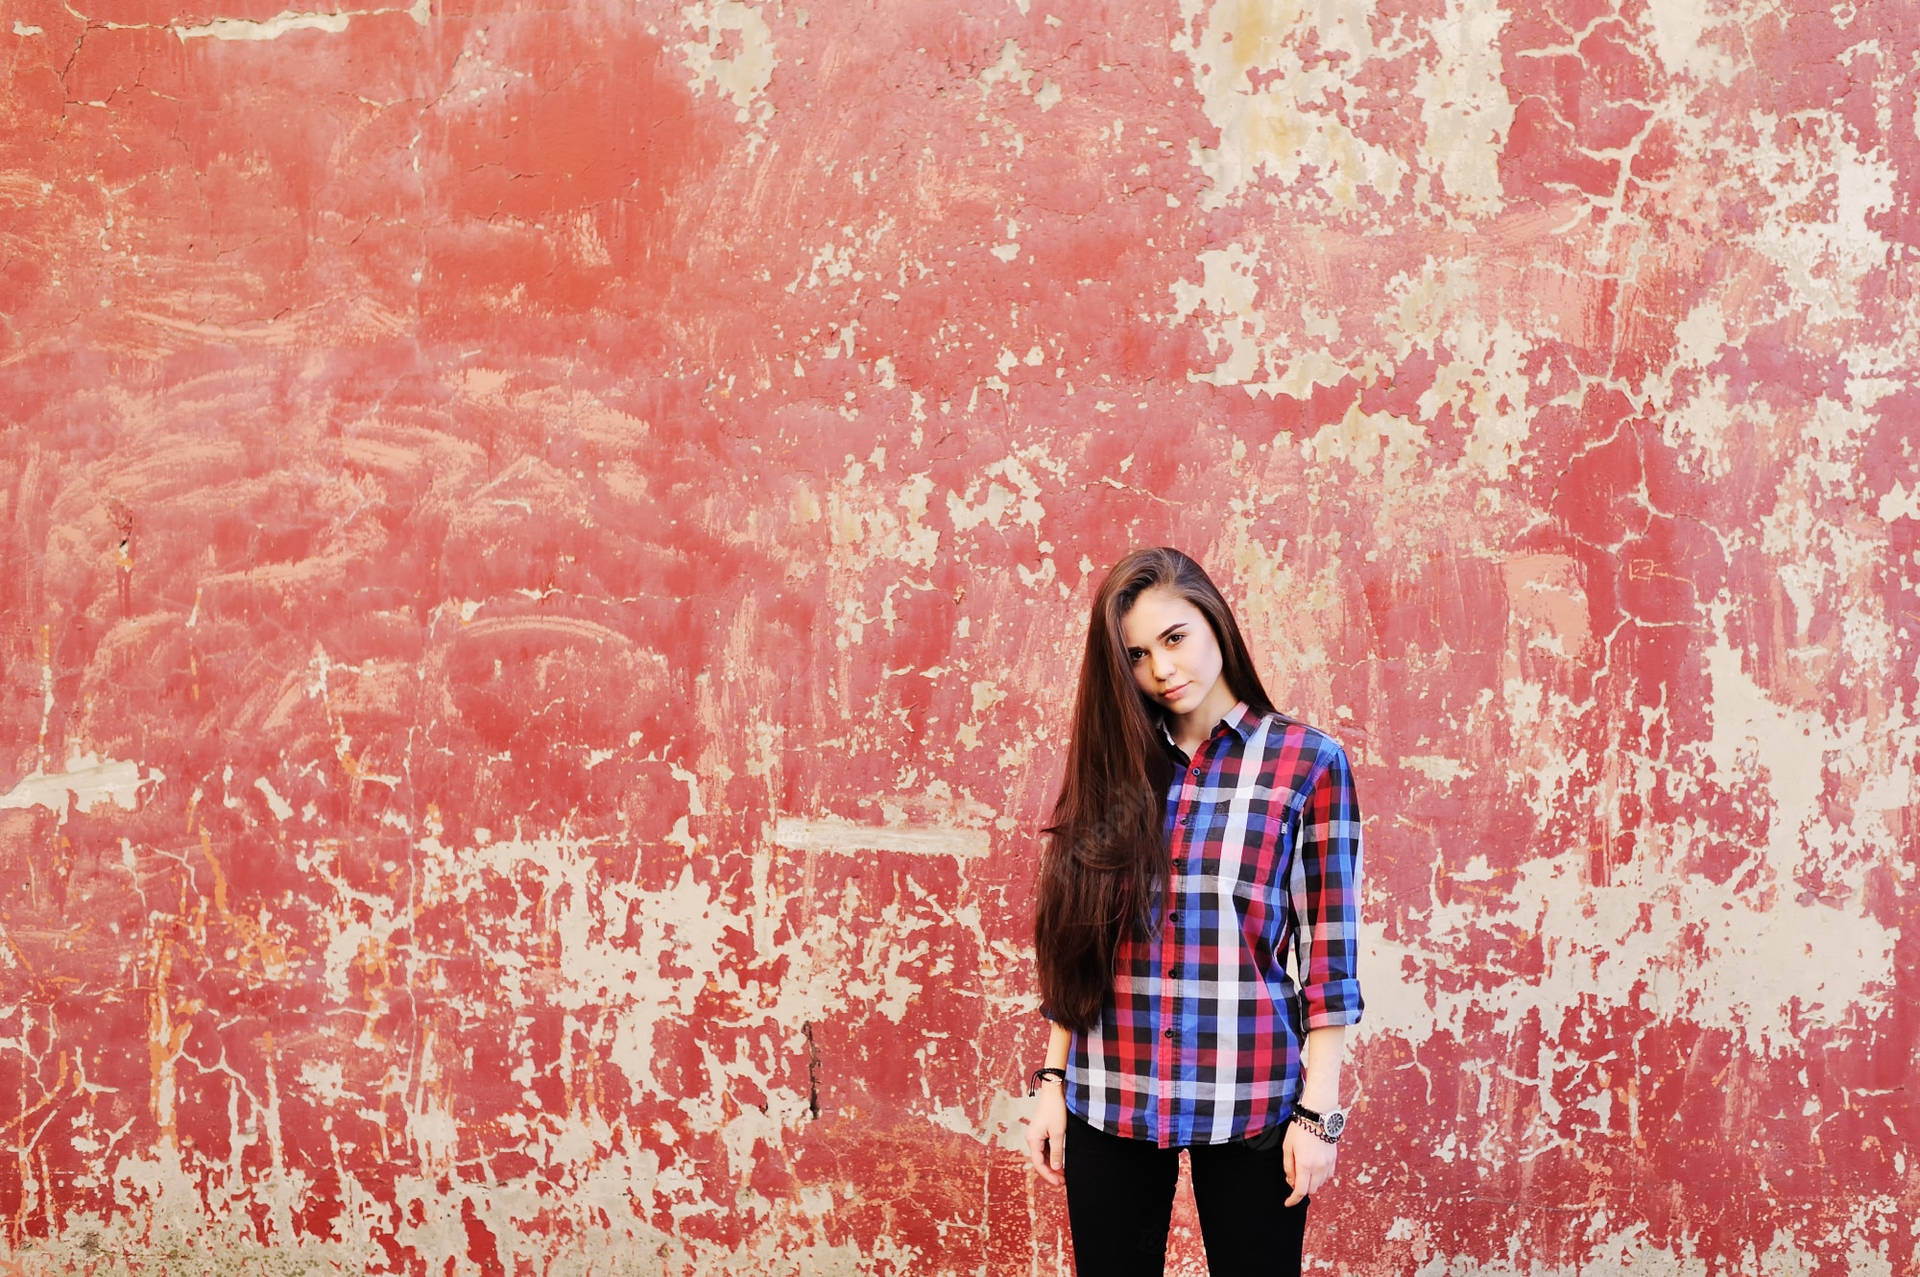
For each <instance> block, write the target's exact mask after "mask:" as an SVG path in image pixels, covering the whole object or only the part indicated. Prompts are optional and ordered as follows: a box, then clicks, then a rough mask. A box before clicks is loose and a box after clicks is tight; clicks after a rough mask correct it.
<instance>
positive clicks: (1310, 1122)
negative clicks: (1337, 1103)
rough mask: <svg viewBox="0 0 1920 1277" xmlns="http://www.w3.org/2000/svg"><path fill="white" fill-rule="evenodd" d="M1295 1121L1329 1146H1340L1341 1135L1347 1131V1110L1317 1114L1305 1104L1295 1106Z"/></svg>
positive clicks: (1334, 1110)
mask: <svg viewBox="0 0 1920 1277" xmlns="http://www.w3.org/2000/svg"><path fill="white" fill-rule="evenodd" d="M1293 1120H1294V1121H1296V1122H1298V1123H1300V1125H1302V1126H1304V1127H1306V1128H1307V1129H1308V1130H1309V1131H1312V1132H1313V1133H1314V1134H1315V1135H1318V1136H1319V1137H1320V1138H1321V1139H1323V1140H1325V1141H1326V1142H1327V1143H1329V1144H1338V1143H1339V1142H1340V1133H1341V1132H1342V1131H1344V1130H1346V1129H1347V1111H1346V1110H1345V1109H1328V1110H1327V1111H1326V1112H1325V1113H1316V1112H1314V1111H1313V1110H1312V1109H1310V1108H1308V1107H1307V1106H1306V1105H1304V1104H1296V1105H1294V1106H1293Z"/></svg>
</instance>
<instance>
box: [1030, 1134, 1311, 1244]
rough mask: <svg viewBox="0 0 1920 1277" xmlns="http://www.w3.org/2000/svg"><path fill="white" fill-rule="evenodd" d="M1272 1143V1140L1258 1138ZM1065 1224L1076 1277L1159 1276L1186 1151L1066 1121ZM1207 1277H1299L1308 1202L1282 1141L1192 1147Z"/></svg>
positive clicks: (1190, 1155)
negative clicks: (1292, 1179) (1296, 1186)
mask: <svg viewBox="0 0 1920 1277" xmlns="http://www.w3.org/2000/svg"><path fill="white" fill-rule="evenodd" d="M1261 1142H1262V1143H1267V1142H1268V1141H1261ZM1066 1145H1067V1146H1066V1157H1067V1161H1066V1173H1067V1223H1068V1226H1069V1227H1070V1228H1071V1229H1072V1230H1073V1266H1074V1271H1075V1272H1076V1273H1078V1274H1079V1277H1136V1274H1137V1275H1138V1277H1159V1274H1160V1273H1161V1272H1162V1271H1163V1270H1164V1268H1165V1265H1166V1258H1167V1226H1168V1224H1169V1223H1170V1222H1171V1220H1172V1218H1173V1189H1174V1185H1175V1184H1176V1183H1177V1182H1178V1181H1179V1178H1180V1150H1179V1149H1177V1148H1157V1147H1155V1146H1154V1145H1153V1144H1151V1143H1149V1142H1148V1141H1146V1140H1130V1139H1124V1138H1122V1137H1121V1136H1118V1135H1109V1134H1108V1133H1107V1132H1105V1131H1103V1130H1101V1129H1100V1128H1099V1127H1097V1126H1089V1125H1088V1124H1087V1123H1086V1122H1083V1121H1082V1120H1080V1119H1079V1118H1078V1117H1075V1116H1074V1115H1073V1114H1071V1113H1069V1114H1067V1141H1066ZM1187 1160H1188V1162H1189V1165H1190V1167H1191V1169H1192V1172H1193V1201H1194V1205H1195V1206H1197V1207H1198V1208H1199V1210H1200V1235H1201V1238H1202V1240H1204V1241H1205V1242H1206V1246H1207V1272H1208V1274H1209V1277H1254V1275H1255V1274H1258V1277H1297V1275H1298V1273H1299V1272H1300V1242H1301V1239H1302V1238H1303V1237H1304V1236H1305V1234H1306V1228H1307V1202H1306V1201H1304V1200H1303V1201H1302V1202H1301V1203H1300V1204H1299V1205H1298V1206H1292V1207H1288V1206H1283V1205H1282V1204H1281V1203H1283V1202H1285V1201H1286V1200H1287V1196H1288V1194H1290V1193H1291V1192H1292V1191H1293V1190H1292V1189H1291V1188H1290V1187H1288V1185H1287V1175H1286V1171H1285V1170H1284V1169H1283V1166H1284V1162H1283V1161H1282V1154H1281V1149H1280V1141H1279V1140H1278V1139H1275V1140H1272V1141H1271V1147H1268V1148H1264V1149H1262V1148H1256V1147H1254V1146H1253V1145H1252V1144H1249V1143H1247V1142H1246V1141H1240V1142H1237V1143H1232V1144H1194V1145H1190V1146H1189V1147H1188V1149H1187Z"/></svg>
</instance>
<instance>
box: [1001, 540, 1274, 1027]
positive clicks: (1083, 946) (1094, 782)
mask: <svg viewBox="0 0 1920 1277" xmlns="http://www.w3.org/2000/svg"><path fill="white" fill-rule="evenodd" d="M1156 586H1164V587H1166V588H1168V589H1171V590H1173V591H1174V592H1176V593H1177V594H1179V595H1180V597H1182V598H1184V599H1185V600H1187V602H1189V603H1191V604H1193V605H1194V606H1195V607H1197V608H1199V609H1200V612H1201V615H1203V616H1205V617H1206V618H1207V623H1208V625H1210V626H1211V627H1212V629H1213V637H1214V639H1215V641H1217V642H1218V643H1219V645H1220V660H1221V669H1220V677H1222V678H1223V679H1225V680H1226V683H1227V687H1228V689H1229V690H1231V691H1232V692H1233V694H1234V695H1235V696H1236V697H1237V698H1239V699H1240V700H1243V701H1245V702H1246V703H1247V708H1248V709H1249V710H1251V711H1253V712H1254V713H1256V714H1258V713H1267V712H1270V711H1271V710H1272V709H1273V701H1272V699H1271V698H1270V697H1268V695H1267V689H1266V688H1265V687H1263V686H1262V685H1261V683H1260V676H1259V675H1258V674H1256V673H1255V672H1254V669H1253V660H1252V658H1251V657H1249V656H1248V655H1247V645H1246V641H1245V640H1244V639H1242V638H1241V637H1240V626H1239V625H1238V623H1236V622H1235V621H1234V619H1233V610H1232V609H1231V608H1229V607H1228V606H1227V601H1226V599H1224V598H1222V597H1221V594H1220V590H1219V588H1218V587H1217V586H1215V585H1214V583H1213V582H1212V580H1210V579H1209V578H1208V576H1207V574H1206V572H1205V571H1204V570H1202V569H1201V567H1200V565H1199V564H1198V563H1195V562H1194V561H1193V560H1192V559H1190V558H1188V557H1187V556H1186V555H1184V554H1182V553H1181V552H1180V551H1178V550H1174V549H1169V548H1167V547H1165V546H1161V547H1159V548H1157V549H1151V550H1135V551H1134V552H1133V553H1131V554H1129V555H1127V557H1126V558H1124V559H1121V560H1120V562H1118V563H1116V564H1114V565H1113V570H1112V571H1111V572H1109V573H1107V579H1106V580H1105V581H1103V582H1101V584H1100V592H1099V593H1098V594H1096V595H1095V596H1094V600H1093V610H1092V616H1091V617H1090V619H1089V621H1088V624H1087V648H1086V652H1085V654H1084V655H1083V656H1082V657H1081V659H1080V684H1079V688H1078V690H1077V691H1076V692H1075V693H1074V698H1073V735H1072V738H1071V740H1070V741H1069V743H1068V745H1067V771H1066V777H1065V779H1064V780H1062V782H1061V784H1060V797H1059V799H1058V800H1057V801H1056V802H1055V803H1054V805H1053V820H1052V823H1050V824H1049V825H1048V826H1047V827H1046V831H1045V832H1046V834H1047V845H1046V847H1045V849H1044V850H1043V851H1042V853H1041V857H1040V889H1039V903H1038V905H1037V906H1036V907H1035V909H1034V915H1033V941H1034V950H1035V954H1036V956H1037V957H1038V959H1039V968H1040V1006H1041V1008H1042V1009H1043V1010H1044V1011H1045V1012H1046V1013H1047V1014H1048V1015H1050V1016H1052V1017H1053V1018H1054V1019H1055V1020H1057V1021H1059V1022H1060V1023H1062V1024H1064V1025H1066V1026H1067V1027H1068V1028H1071V1029H1080V1030H1085V1029H1088V1028H1091V1027H1092V1026H1093V1024H1094V1023H1095V1021H1097V1020H1098V1019H1099V1017H1100V1007H1101V1003H1102V1002H1103V1001H1104V1000H1105V998H1106V995H1107V992H1108V990H1109V989H1111V988H1112V987H1113V961H1114V951H1115V949H1116V948H1117V947H1118V944H1119V941H1120V937H1121V935H1122V929H1123V928H1124V929H1125V930H1126V932H1128V933H1130V934H1132V935H1134V936H1135V937H1138V938H1144V937H1145V935H1146V932H1147V927H1148V920H1149V918H1150V917H1151V916H1152V913H1153V911H1154V906H1155V900H1154V898H1153V897H1154V893H1155V892H1157V891H1158V890H1160V889H1162V887H1163V886H1164V884H1165V883H1166V881H1167V875H1168V872H1169V870H1170V867H1171V866H1170V862H1169V859H1168V852H1167V836H1166V832H1165V830H1164V828H1163V823H1164V821H1165V819H1166V793H1167V786H1168V784H1169V782H1171V780H1172V779H1173V763H1172V760H1171V759H1170V758H1169V757H1168V756H1167V751H1166V748H1165V747H1164V745H1163V744H1162V743H1161V741H1160V727H1159V722H1158V718H1157V715H1156V712H1155V710H1154V709H1153V707H1152V705H1151V704H1150V703H1149V702H1148V700H1147V698H1146V696H1145V694H1144V693H1142V692H1141V691H1140V689H1139V687H1138V686H1137V685H1135V683H1134V681H1133V669H1132V662H1131V661H1129V660H1128V659H1127V645H1126V643H1125V641H1124V640H1123V639H1122V638H1121V634H1120V622H1121V618H1123V617H1124V616H1126V614H1127V613H1128V612H1129V611H1131V610H1132V609H1133V605H1134V601H1135V600H1137V599H1138V598H1139V597H1140V595H1141V594H1142V593H1144V592H1145V591H1147V590H1150V589H1153V588H1155V587H1156Z"/></svg>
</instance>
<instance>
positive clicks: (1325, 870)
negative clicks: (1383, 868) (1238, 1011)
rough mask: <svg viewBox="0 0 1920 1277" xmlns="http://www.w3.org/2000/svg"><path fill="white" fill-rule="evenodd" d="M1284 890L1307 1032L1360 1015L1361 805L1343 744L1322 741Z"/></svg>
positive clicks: (1355, 1020)
mask: <svg viewBox="0 0 1920 1277" xmlns="http://www.w3.org/2000/svg"><path fill="white" fill-rule="evenodd" d="M1289 895H1290V897H1291V901H1290V903H1291V906H1292V910H1293V922H1294V935H1293V942H1294V960H1295V968H1296V971H1297V973H1298V975H1299V979H1300V995H1301V1001H1302V1002H1303V1003H1304V1005H1305V1010H1306V1022H1305V1025H1304V1027H1305V1028H1306V1029H1308V1030H1313V1029H1322V1028H1326V1027H1328V1026H1329V1025H1338V1024H1357V1023H1359V1020H1360V1010H1361V1001H1360V976H1359V965H1360V802H1359V799H1358V798H1357V797H1356V796H1355V794H1354V788H1353V769H1352V768H1351V767H1349V766H1348V764H1347V754H1346V751H1345V750H1344V749H1342V748H1341V747H1340V746H1339V745H1337V744H1335V743H1334V742H1332V741H1328V742H1326V745H1325V749H1324V753H1323V755H1322V757H1321V759H1320V764H1319V767H1318V769H1317V771H1316V772H1315V774H1314V775H1313V777H1312V779H1311V781H1310V782H1309V784H1308V786H1307V797H1306V801H1305V802H1304V803H1303V804H1302V805H1301V808H1300V836H1299V841H1298V844H1297V845H1296V847H1295V848H1294V859H1293V872H1292V874H1291V875H1290V886H1289Z"/></svg>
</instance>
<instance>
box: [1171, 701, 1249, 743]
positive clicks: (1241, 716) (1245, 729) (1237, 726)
mask: <svg viewBox="0 0 1920 1277" xmlns="http://www.w3.org/2000/svg"><path fill="white" fill-rule="evenodd" d="M1258 721H1259V715H1257V714H1255V713H1254V712H1253V710H1252V709H1251V708H1250V707H1249V706H1248V705H1247V703H1246V702H1245V701H1235V702H1234V703H1233V708H1232V709H1230V710H1228V711H1227V712H1226V713H1225V714H1222V715H1221V716H1220V721H1219V723H1218V724H1216V725H1215V726H1214V729H1213V736H1218V735H1219V734H1220V729H1221V728H1222V727H1224V728H1226V729H1228V730H1229V731H1231V732H1232V733H1233V734H1234V735H1236V736H1238V737H1239V738H1240V741H1241V743H1242V744H1245V743H1246V740H1247V738H1248V737H1250V736H1252V735H1253V727H1254V724H1255V723H1256V722H1258ZM1158 722H1159V724H1160V737H1161V739H1163V740H1165V741H1166V742H1167V744H1169V745H1173V732H1172V730H1171V729H1169V728H1168V726H1167V716H1166V715H1164V714H1161V715H1159V716H1158ZM1213 736H1209V737H1208V738H1207V739H1208V740H1212V739H1213ZM1174 748H1175V749H1178V748H1179V746H1178V745H1174Z"/></svg>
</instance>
